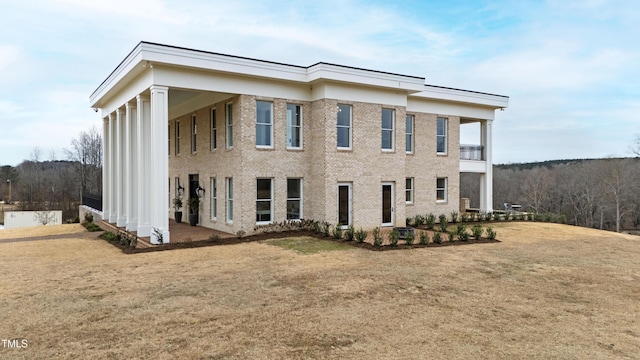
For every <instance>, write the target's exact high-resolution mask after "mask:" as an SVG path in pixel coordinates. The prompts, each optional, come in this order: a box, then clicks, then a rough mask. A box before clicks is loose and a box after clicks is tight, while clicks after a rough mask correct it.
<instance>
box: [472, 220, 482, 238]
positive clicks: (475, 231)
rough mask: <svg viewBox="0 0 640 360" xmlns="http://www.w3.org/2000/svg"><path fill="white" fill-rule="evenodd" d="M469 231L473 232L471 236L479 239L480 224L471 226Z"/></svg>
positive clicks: (480, 232)
mask: <svg viewBox="0 0 640 360" xmlns="http://www.w3.org/2000/svg"><path fill="white" fill-rule="evenodd" d="M471 233H472V234H473V238H474V239H475V240H480V238H481V237H482V225H480V224H476V225H473V227H472V228H471Z"/></svg>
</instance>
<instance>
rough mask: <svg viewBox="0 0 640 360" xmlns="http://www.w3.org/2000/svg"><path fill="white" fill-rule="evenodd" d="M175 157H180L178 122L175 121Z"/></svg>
mask: <svg viewBox="0 0 640 360" xmlns="http://www.w3.org/2000/svg"><path fill="white" fill-rule="evenodd" d="M175 131H176V155H180V120H176V130H175Z"/></svg>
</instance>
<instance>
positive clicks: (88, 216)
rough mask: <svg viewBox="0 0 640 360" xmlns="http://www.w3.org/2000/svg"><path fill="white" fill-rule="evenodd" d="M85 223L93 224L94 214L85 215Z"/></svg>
mask: <svg viewBox="0 0 640 360" xmlns="http://www.w3.org/2000/svg"><path fill="white" fill-rule="evenodd" d="M84 221H86V222H88V223H92V222H93V214H92V213H90V212H88V213H86V214H84Z"/></svg>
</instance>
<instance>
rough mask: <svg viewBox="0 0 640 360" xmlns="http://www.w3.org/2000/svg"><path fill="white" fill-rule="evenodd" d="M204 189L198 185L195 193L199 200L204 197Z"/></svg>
mask: <svg viewBox="0 0 640 360" xmlns="http://www.w3.org/2000/svg"><path fill="white" fill-rule="evenodd" d="M204 191H205V190H204V188H203V187H202V186H200V185H198V187H197V188H196V193H197V194H198V197H199V198H201V197H203V196H204Z"/></svg>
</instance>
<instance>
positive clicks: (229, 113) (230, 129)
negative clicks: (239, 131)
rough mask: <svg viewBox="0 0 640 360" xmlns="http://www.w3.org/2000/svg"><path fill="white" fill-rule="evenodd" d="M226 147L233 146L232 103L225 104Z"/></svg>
mask: <svg viewBox="0 0 640 360" xmlns="http://www.w3.org/2000/svg"><path fill="white" fill-rule="evenodd" d="M226 115H227V119H226V120H227V121H226V122H227V149H231V148H232V147H233V104H232V103H228V104H227V114H226Z"/></svg>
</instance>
